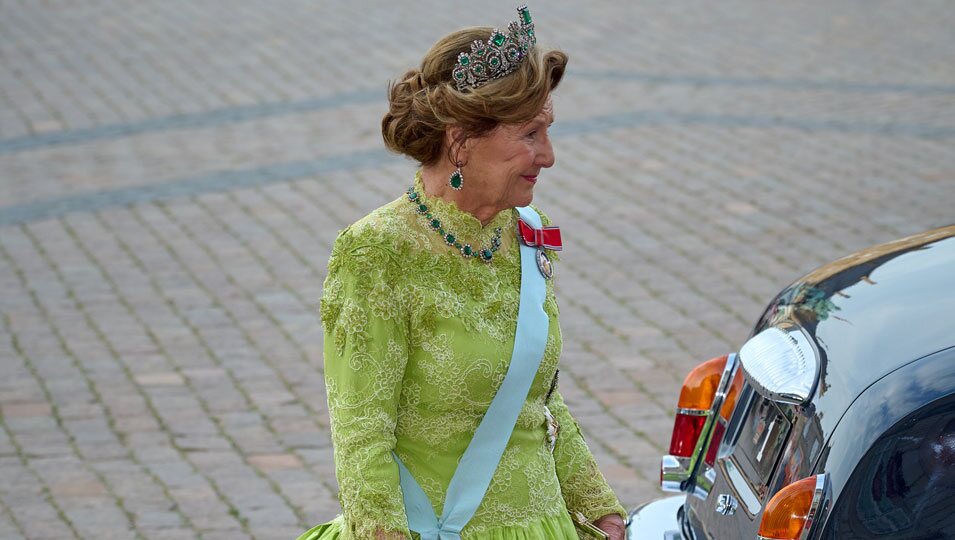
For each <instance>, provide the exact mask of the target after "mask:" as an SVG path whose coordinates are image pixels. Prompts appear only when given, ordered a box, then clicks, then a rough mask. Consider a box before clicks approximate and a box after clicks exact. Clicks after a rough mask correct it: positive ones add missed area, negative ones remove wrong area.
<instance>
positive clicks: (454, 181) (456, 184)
mask: <svg viewBox="0 0 955 540" xmlns="http://www.w3.org/2000/svg"><path fill="white" fill-rule="evenodd" d="M463 183H464V178H462V177H461V173H459V172H457V171H454V172H453V173H452V174H451V180H450V184H451V187H452V188H454V189H461V185H462V184H463Z"/></svg>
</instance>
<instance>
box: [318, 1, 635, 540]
mask: <svg viewBox="0 0 955 540" xmlns="http://www.w3.org/2000/svg"><path fill="white" fill-rule="evenodd" d="M518 15H519V21H518V22H513V23H511V24H510V26H509V27H508V28H507V30H506V31H503V32H498V31H496V30H494V29H492V28H468V29H464V30H459V31H456V32H453V33H451V34H449V35H447V36H446V37H444V38H443V39H441V40H440V41H438V43H436V44H435V45H434V47H432V49H431V50H430V51H428V53H427V54H426V55H425V57H424V60H423V62H422V64H421V68H420V69H414V70H411V71H409V72H408V73H406V74H405V75H404V77H403V78H402V79H401V81H399V82H397V83H395V84H393V85H392V86H391V89H390V93H389V100H390V110H389V111H388V113H387V114H386V115H385V117H384V119H383V120H382V134H383V136H384V139H385V143H386V144H387V145H388V147H389V148H391V149H393V150H395V151H397V152H400V153H402V154H405V155H407V156H410V157H412V158H413V159H415V160H417V161H418V162H420V163H421V168H420V170H419V171H418V173H417V174H416V175H415V178H414V180H413V185H412V186H411V187H410V188H409V189H408V191H407V193H406V194H404V195H402V196H401V197H400V198H398V199H397V200H395V201H393V202H391V203H389V204H386V205H385V206H383V207H381V208H379V209H377V210H375V211H373V212H372V213H371V214H369V215H368V216H366V217H364V218H362V219H361V220H359V221H358V222H357V223H355V224H353V225H351V226H350V227H348V228H347V229H345V230H344V231H342V233H341V235H340V236H339V237H338V240H337V241H336V242H335V246H334V249H333V251H332V256H331V260H330V261H329V265H328V277H327V279H326V281H325V285H324V292H323V297H322V307H321V311H322V321H323V324H324V328H325V351H324V352H325V380H326V385H327V388H328V407H329V413H330V415H331V427H332V441H333V443H334V449H335V464H336V472H337V476H338V482H339V487H340V493H339V500H340V501H341V505H342V509H343V515H341V516H339V517H338V518H336V519H335V520H334V521H332V522H330V523H326V524H323V525H319V526H317V527H315V528H313V529H312V530H310V531H308V532H306V533H305V534H304V535H302V537H300V540H315V539H325V538H348V539H352V538H354V539H362V540H365V539H372V538H377V539H396V538H402V539H405V538H407V539H410V538H418V537H420V538H423V539H425V540H429V539H443V540H447V539H458V538H463V539H465V540H472V539H473V540H478V539H495V540H512V539H513V540H519V539H520V540H531V539H570V538H574V539H576V538H578V534H581V535H583V536H584V537H587V536H586V535H587V534H589V535H593V536H594V537H602V538H613V539H623V537H624V523H623V518H622V516H623V515H624V511H623V508H622V507H621V506H620V503H619V502H618V501H617V499H616V497H615V496H614V494H613V492H612V491H611V489H610V487H609V486H608V485H607V483H606V481H605V480H604V478H603V476H602V475H601V474H600V472H599V471H598V469H597V465H596V463H595V461H594V458H593V456H592V455H591V453H590V451H589V450H588V448H587V445H586V444H585V442H584V439H583V437H582V436H581V434H580V430H579V428H578V427H577V425H576V423H575V422H574V420H573V418H572V417H571V415H570V413H569V412H568V410H567V407H566V405H565V404H564V401H563V399H562V398H561V395H560V391H559V390H557V389H556V383H557V376H556V375H557V363H558V359H559V357H560V351H561V334H560V326H559V325H558V309H557V301H556V299H555V297H554V287H553V280H552V279H550V277H551V275H552V274H553V271H554V262H556V255H555V253H554V251H556V250H557V249H559V248H560V236H559V231H558V230H557V229H556V227H548V225H549V222H548V219H547V218H546V217H544V216H541V215H540V214H538V213H537V211H536V210H534V209H533V208H531V207H529V206H528V205H529V204H530V202H531V199H532V198H533V194H534V188H535V186H536V184H537V181H538V178H539V175H540V173H541V171H542V170H543V169H546V168H548V167H551V166H552V165H553V164H554V151H553V148H552V147H551V142H550V138H549V136H548V128H549V127H550V125H551V123H553V121H554V109H553V105H552V102H551V98H550V95H551V92H552V91H553V90H554V89H555V88H556V87H557V85H558V83H559V82H560V80H561V77H562V76H563V73H564V68H565V65H566V63H567V57H566V55H564V54H563V53H562V52H559V51H554V50H544V49H541V48H540V47H537V46H536V45H535V43H536V37H535V35H534V26H533V22H532V20H531V16H530V12H529V11H527V8H526V6H525V7H522V8H519V9H518ZM522 377H523V378H522ZM574 518H576V519H577V522H576V523H575V520H574ZM604 532H605V533H606V534H604Z"/></svg>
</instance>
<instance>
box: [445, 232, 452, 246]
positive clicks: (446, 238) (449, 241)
mask: <svg viewBox="0 0 955 540" xmlns="http://www.w3.org/2000/svg"><path fill="white" fill-rule="evenodd" d="M444 241H445V242H447V243H449V244H452V245H453V244H454V235H453V234H451V233H448V234H446V235H444Z"/></svg>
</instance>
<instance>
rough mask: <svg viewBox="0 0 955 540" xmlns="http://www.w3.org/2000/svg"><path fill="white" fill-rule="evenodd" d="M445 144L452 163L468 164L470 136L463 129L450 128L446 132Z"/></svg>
mask: <svg viewBox="0 0 955 540" xmlns="http://www.w3.org/2000/svg"><path fill="white" fill-rule="evenodd" d="M444 142H445V145H446V147H447V149H448V158H449V159H450V160H451V163H454V164H458V163H461V164H464V163H467V162H468V146H469V145H468V136H467V134H466V133H465V132H464V130H463V129H461V128H460V127H458V126H450V127H448V129H447V130H446V131H445V132H444Z"/></svg>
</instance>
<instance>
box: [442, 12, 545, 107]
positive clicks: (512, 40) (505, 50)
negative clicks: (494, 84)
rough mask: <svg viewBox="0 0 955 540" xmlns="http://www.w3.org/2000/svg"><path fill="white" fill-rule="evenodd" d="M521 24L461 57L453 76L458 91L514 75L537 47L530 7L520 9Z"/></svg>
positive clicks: (512, 25) (495, 34)
mask: <svg viewBox="0 0 955 540" xmlns="http://www.w3.org/2000/svg"><path fill="white" fill-rule="evenodd" d="M517 15H518V20H519V22H518V21H511V22H510V24H508V25H507V33H506V34H505V33H504V32H501V31H500V30H498V29H497V28H495V29H494V31H493V32H491V37H490V38H488V40H487V42H486V43H485V42H483V41H481V40H479V39H476V40H474V41H472V42H471V52H463V53H461V54H459V55H458V63H457V65H456V66H455V67H454V70H453V71H452V72H451V76H452V77H453V78H454V83H455V84H456V85H457V87H458V90H460V91H462V92H463V91H464V90H466V89H468V88H479V87H481V86H484V85H485V84H487V83H489V82H491V81H493V80H494V79H500V78H501V77H503V76H505V75H507V74H508V73H511V72H513V71H514V70H516V69H517V67H518V66H520V65H521V61H523V60H524V58H525V57H526V56H527V51H529V50H530V48H531V47H533V46H534V45H535V44H536V43H537V36H535V35H534V22H533V21H532V20H531V12H530V10H529V9H527V5H523V6H521V7H519V8H517Z"/></svg>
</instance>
